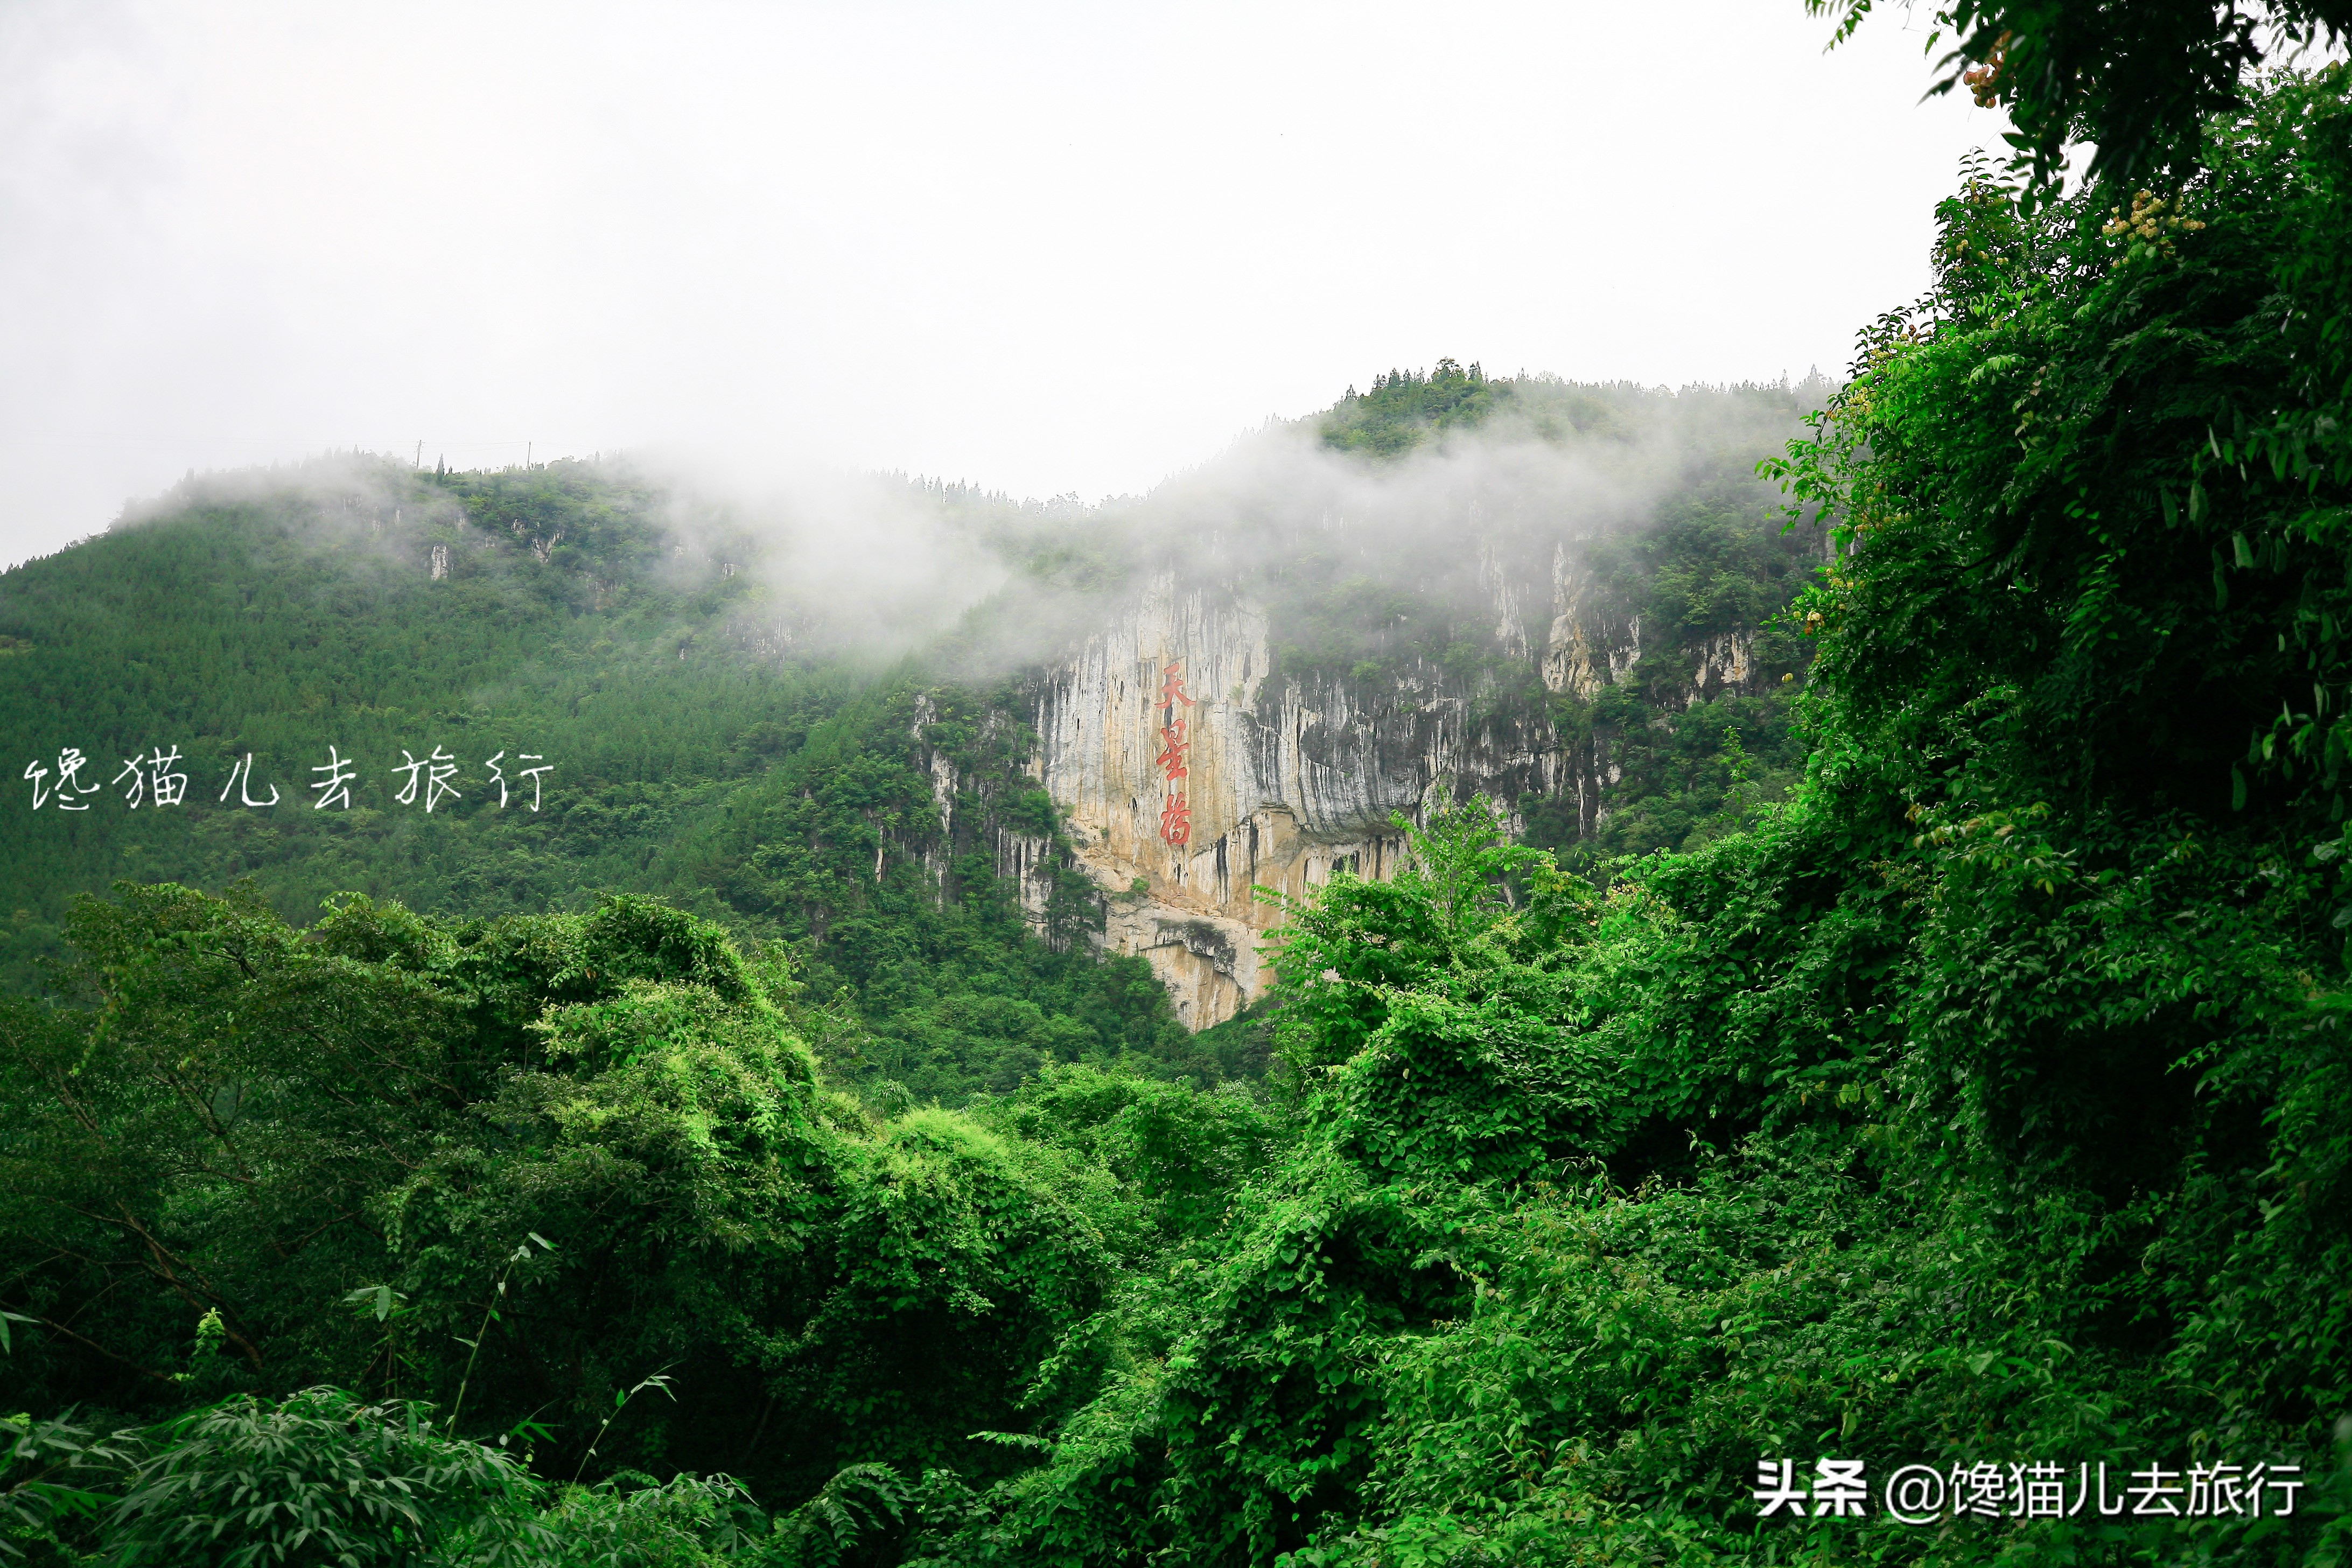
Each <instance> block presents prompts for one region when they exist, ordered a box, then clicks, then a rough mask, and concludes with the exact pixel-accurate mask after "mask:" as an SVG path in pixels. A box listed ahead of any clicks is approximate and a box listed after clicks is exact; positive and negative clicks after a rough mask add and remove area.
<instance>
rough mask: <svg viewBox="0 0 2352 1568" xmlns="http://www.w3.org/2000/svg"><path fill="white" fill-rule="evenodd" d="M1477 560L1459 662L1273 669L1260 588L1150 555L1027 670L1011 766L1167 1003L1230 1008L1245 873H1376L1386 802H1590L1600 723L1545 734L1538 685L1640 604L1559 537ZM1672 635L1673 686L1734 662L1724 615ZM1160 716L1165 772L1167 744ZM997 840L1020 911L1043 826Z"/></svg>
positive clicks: (1039, 884)
mask: <svg viewBox="0 0 2352 1568" xmlns="http://www.w3.org/2000/svg"><path fill="white" fill-rule="evenodd" d="M1481 566H1482V570H1481V574H1480V575H1481V577H1482V578H1483V579H1485V586H1486V589H1487V592H1488V595H1489V597H1490V599H1491V608H1492V611H1493V614H1494V619H1493V620H1492V621H1491V622H1490V623H1489V627H1490V628H1491V637H1492V641H1491V645H1490V647H1491V650H1492V656H1491V657H1490V658H1486V659H1485V660H1483V661H1481V662H1478V663H1476V664H1475V667H1473V668H1469V669H1468V670H1467V671H1466V672H1465V671H1464V670H1462V669H1461V668H1450V667H1448V666H1447V665H1441V664H1437V663H1433V662H1431V661H1429V660H1427V659H1425V658H1402V659H1391V660H1387V661H1383V662H1381V664H1379V665H1378V666H1377V667H1376V668H1373V669H1372V670H1370V672H1366V671H1363V670H1351V671H1347V672H1341V673H1332V672H1325V671H1318V670H1313V669H1308V670H1304V671H1300V672H1295V673H1294V672H1291V671H1287V670H1286V669H1285V668H1282V667H1281V664H1280V661H1278V660H1277V658H1276V638H1275V637H1273V636H1271V635H1270V632H1271V630H1272V628H1270V626H1269V624H1268V615H1267V612H1266V611H1265V609H1264V608H1263V607H1261V606H1259V605H1254V604H1253V603H1251V602H1250V601H1249V600H1248V598H1247V597H1246V596H1244V595H1240V594H1237V593H1233V592H1227V591H1222V590H1218V589H1214V588H1211V587H1207V586H1202V585H1195V584H1184V583H1181V582H1180V581H1179V580H1178V579H1177V578H1175V577H1174V576H1172V575H1163V576H1161V577H1160V578H1159V579H1158V580H1156V581H1154V582H1153V583H1152V584H1150V586H1149V587H1148V588H1147V589H1146V590H1145V591H1144V592H1143V593H1142V594H1141V595H1139V596H1138V597H1137V598H1136V599H1134V600H1132V601H1131V602H1129V604H1128V605H1125V606H1124V607H1123V608H1122V609H1121V610H1120V611H1119V613H1118V615H1117V616H1115V617H1114V618H1113V620H1112V621H1111V623H1110V624H1109V625H1108V626H1106V627H1105V628H1104V629H1103V630H1102V631H1101V632H1099V633H1098V634H1097V635H1096V636H1095V637H1093V638H1091V639H1090V640H1089V641H1087V643H1086V645H1085V646H1084V647H1082V648H1081V649H1080V650H1079V651H1078V652H1077V653H1076V655H1075V656H1074V657H1072V658H1069V659H1068V660H1067V661H1066V663H1064V664H1062V665H1061V666H1060V667H1059V668H1055V669H1053V670H1052V671H1050V672H1049V673H1048V674H1047V675H1046V676H1045V678H1044V679H1041V680H1039V681H1038V682H1036V683H1035V685H1034V687H1033V689H1032V700H1034V713H1033V714H1032V715H1030V717H1031V720H1032V722H1033V723H1034V728H1035V732H1036V736H1037V750H1036V753H1035V755H1034V759H1033V761H1032V763H1031V772H1032V774H1033V776H1034V778H1035V779H1036V780H1037V781H1038V782H1039V783H1040V784H1042V785H1043V786H1044V787H1045V791H1046V792H1047V794H1048V795H1051V796H1052V798H1053V801H1054V804H1055V807H1056V808H1057V810H1058V811H1059V813H1060V815H1061V817H1062V821H1063V825H1064V832H1065V837H1066V841H1067V844H1068V847H1069V854H1070V855H1071V856H1072V857H1074V858H1075V860H1076V865H1077V867H1078V868H1082V869H1083V870H1084V872H1085V873H1086V875H1087V877H1089V878H1090V879H1092V881H1093V883H1094V884H1095V886H1096V887H1097V889H1100V891H1101V894H1102V897H1103V900H1104V907H1105V919H1104V929H1103V934H1102V940H1103V942H1104V943H1105V945H1106V947H1107V948H1108V951H1110V952H1118V953H1123V954H1139V955H1141V956H1142V957H1144V958H1145V959H1147V960H1148V961H1149V962H1150V964H1151V966H1152V968H1153V970H1154V972H1155V973H1158V974H1159V975H1160V978H1161V980H1162V981H1163V982H1165V983H1166V984H1167V985H1168V987H1169V990H1170V992H1171V996H1172V998H1173V1000H1174V1003H1175V1005H1176V1009H1177V1013H1178V1016H1180V1017H1181V1019H1182V1020H1183V1022H1184V1023H1185V1024H1186V1025H1188V1026H1191V1027H1193V1028H1202V1027H1206V1026H1209V1025H1212V1024H1214V1023H1218V1022H1221V1021H1223V1019H1225V1018H1229V1017H1231V1016H1233V1015H1234V1013H1236V1012H1238V1011H1239V1010H1240V1009H1241V1008H1242V1007H1243V1006H1244V1005H1246V1004H1247V1003H1248V1002H1249V1001H1250V1000H1251V999H1252V998H1254V997H1255V996H1256V995H1257V994H1259V992H1260V991H1261V990H1262V989H1263V987H1264V985H1265V982H1266V980H1267V979H1268V978H1269V976H1268V975H1267V974H1266V973H1265V972H1264V969H1263V967H1262V964H1261V961H1260V957H1259V954H1258V952H1257V947H1258V944H1259V942H1261V941H1262V940H1263V934H1264V932H1265V929H1266V928H1267V927H1268V926H1270V925H1272V924H1275V923H1277V922H1278V921H1280V919H1281V910H1280V909H1279V907H1278V906H1276V905H1275V904H1272V903H1269V902H1265V901H1262V900H1260V899H1258V898H1257V897H1255V896H1254V893H1253V889H1255V888H1258V887H1265V888H1268V889H1275V890H1276V891H1278V892H1280V893H1283V894H1286V895H1288V896H1290V897H1293V898H1298V897H1304V896H1305V895H1306V894H1307V892H1308V890H1309V889H1312V888H1314V887H1316V886H1318V884H1320V883H1321V882H1323V881H1324V880H1326V879H1328V878H1329V877H1330V875H1331V874H1332V871H1333V870H1334V868H1343V867H1344V868H1349V869H1351V870H1354V871H1356V872H1358V873H1359V874H1360V875H1363V876H1367V877H1373V878H1385V877H1388V876H1390V875H1391V874H1392V873H1393V872H1394V871H1395V869H1396V867H1397V862H1398V857H1399V855H1400V853H1401V852H1402V847H1403V846H1402V840H1401V836H1400V835H1399V834H1398V833H1397V831H1396V829H1395V827H1394V826H1392V822H1391V818H1392V816H1394V815H1395V814H1400V813H1401V814H1402V815H1403V816H1405V817H1406V818H1407V819H1408V820H1411V821H1413V822H1415V823H1418V822H1420V821H1422V820H1423V819H1424V818H1425V817H1426V816H1427V814H1428V813H1429V811H1430V810H1431V809H1432V807H1433V805H1440V804H1442V803H1443V802H1444V801H1445V800H1448V799H1454V798H1464V797H1467V796H1468V795H1472V794H1475V793H1484V794H1486V795H1489V796H1491V797H1492V798H1493V799H1495V800H1496V801H1497V802H1500V803H1503V804H1504V805H1506V806H1507V807H1509V806H1511V805H1515V804H1516V803H1517V802H1520V801H1522V800H1523V799H1526V798H1528V797H1529V796H1538V797H1543V798H1561V797H1567V798H1572V799H1574V800H1575V801H1576V803H1577V806H1576V812H1577V820H1578V823H1579V825H1580V830H1589V828H1590V826H1592V825H1594V824H1596V823H1597V822H1598V821H1599V819H1600V817H1601V814H1602V813H1603V811H1604V810H1605V807H1604V805H1603V792H1604V789H1605V787H1606V785H1607V784H1609V782H1611V780H1612V776H1613V775H1612V760H1611V756H1610V742H1609V739H1608V737H1607V736H1606V734H1604V733H1600V732H1589V733H1583V734H1580V735H1575V736H1563V735H1562V734H1561V733H1560V732H1559V730H1558V728H1557V727H1556V726H1555V724H1554V722H1553V720H1552V717H1551V711H1550V710H1551V706H1552V705H1551V704H1550V703H1549V701H1548V700H1547V699H1548V697H1549V695H1551V694H1567V695H1569V696H1571V697H1575V698H1579V699H1582V700H1588V701H1589V700H1591V698H1592V697H1593V696H1595V695H1596V694H1597V693H1598V692H1599V691H1601V689H1603V688H1605V687H1606V686H1608V685H1610V684H1612V683H1615V682H1617V681H1620V680H1622V679H1625V677H1626V676H1627V675H1628V673H1629V672H1630V671H1631V670H1632V669H1633V667H1634V665H1635V663H1636V662H1637V661H1638V660H1639V659H1640V658H1641V657H1642V653H1643V646H1642V618H1641V616H1640V615H1639V614H1637V613H1633V612H1632V611H1630V610H1629V609H1627V608H1626V607H1625V606H1624V605H1622V604H1621V603H1619V602H1618V601H1617V599H1616V598H1615V597H1613V596H1612V595H1611V594H1609V593H1608V592H1607V591H1605V590H1604V589H1603V588H1601V586H1599V585H1598V584H1595V583H1594V582H1593V581H1591V579H1590V578H1589V577H1588V576H1585V575H1583V574H1580V572H1579V571H1578V570H1577V569H1576V567H1575V563H1574V558H1573V556H1572V554H1571V552H1570V551H1569V550H1568V549H1567V548H1566V547H1565V546H1563V547H1561V548H1560V549H1559V551H1557V552H1554V557H1553V561H1552V570H1551V572H1550V574H1549V577H1550V581H1549V583H1546V582H1544V581H1543V580H1542V578H1541V577H1537V578H1536V580H1535V581H1534V582H1533V583H1529V582H1528V579H1527V576H1524V575H1518V576H1514V575H1511V574H1507V572H1506V571H1505V570H1503V569H1502V568H1500V567H1490V565H1489V563H1484V562H1482V563H1481ZM1530 590H1532V591H1530ZM1531 599H1532V600H1536V601H1537V602H1538V603H1540V602H1541V600H1542V599H1549V601H1550V602H1549V606H1548V608H1549V612H1550V613H1549V616H1545V617H1544V618H1542V619H1534V618H1533V617H1532V616H1530V615H1529V614H1528V611H1527V610H1526V608H1525V607H1524V605H1525V604H1526V602H1527V601H1528V600H1531ZM1691 651H1692V652H1694V653H1695V654H1696V658H1695V659H1694V660H1693V667H1694V668H1695V671H1696V674H1695V676H1694V678H1693V681H1692V689H1691V691H1690V694H1689V695H1690V696H1691V697H1692V698H1694V699H1696V698H1701V697H1707V696H1712V695H1715V694H1717V693H1719V692H1721V691H1724V690H1727V689H1748V688H1749V687H1750V685H1751V683H1753V681H1754V680H1755V678H1756V677H1755V671H1754V670H1753V669H1752V668H1751V666H1752V663H1753V661H1752V660H1751V658H1749V657H1748V639H1747V637H1746V636H1745V635H1744V634H1739V633H1732V634H1726V635H1724V636H1721V637H1717V638H1716V639H1714V641H1712V642H1711V643H1709V644H1707V645H1706V647H1702V648H1698V649H1694V650H1691ZM1171 675H1172V676H1174V677H1175V678H1176V679H1178V680H1181V694H1178V693H1176V692H1174V691H1171V685H1170V680H1171ZM1174 719H1181V720H1182V721H1183V729H1182V737H1183V745H1182V752H1181V755H1180V757H1179V759H1178V761H1179V763H1180V764H1181V768H1182V772H1183V776H1182V777H1181V779H1177V780H1171V778H1170V777H1169V772H1168V759H1167V757H1166V755H1165V752H1167V744H1166V739H1165V728H1166V726H1167V725H1168V724H1169V722H1170V721H1171V720H1174ZM1178 793H1181V795H1183V796H1184V798H1185V800H1186V803H1187V805H1188V808H1189V833H1185V834H1182V835H1181V837H1182V842H1181V843H1178V842H1171V835H1170V834H1169V833H1168V832H1165V831H1163V813H1164V812H1165V811H1166V809H1167V801H1168V799H1169V797H1170V795H1171V794H1178ZM1514 826H1515V828H1516V826H1517V824H1516V822H1515V823H1514ZM996 849H997V856H998V863H999V869H1000V871H1001V872H1002V873H1003V874H1004V875H1007V876H1010V877H1013V878H1015V879H1019V880H1020V882H1021V885H1022V888H1023V898H1024V905H1025V906H1027V907H1028V908H1029V909H1030V910H1032V911H1033V913H1034V914H1036V915H1039V916H1042V913H1043V910H1044V908H1045V900H1046V898H1047V897H1048V895H1049V893H1050V892H1051V890H1052V888H1053V886H1054V877H1055V865H1056V859H1057V857H1056V855H1055V850H1054V847H1053V845H1052V843H1051V841H1049V840H1047V839H1045V838H1042V837H1024V836H1017V835H1006V836H1003V837H1002V841H1001V842H999V843H998V845H997V846H996Z"/></svg>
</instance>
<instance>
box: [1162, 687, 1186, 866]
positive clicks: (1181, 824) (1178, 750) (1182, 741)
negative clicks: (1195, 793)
mask: <svg viewBox="0 0 2352 1568" xmlns="http://www.w3.org/2000/svg"><path fill="white" fill-rule="evenodd" d="M1180 706H1181V707H1185V708H1190V707H1191V706H1192V699H1191V698H1190V697H1187V696H1186V695H1184V661H1183V660H1182V659H1181V658H1180V659H1175V660H1172V661H1171V662H1170V663H1169V664H1168V665H1167V667H1166V668H1163V669H1161V671H1160V757H1159V763H1160V773H1161V775H1162V783H1163V784H1164V787H1165V791H1166V793H1165V794H1164V795H1162V796H1161V799H1160V837H1162V838H1164V839H1166V840H1167V841H1168V842H1169V843H1170V844H1171V845H1174V846H1175V847H1178V848H1180V849H1181V848H1182V847H1184V846H1185V845H1186V844H1189V843H1191V842H1192V794H1191V790H1190V787H1189V784H1188V781H1189V780H1190V778H1191V776H1192V769H1191V768H1190V767H1189V766H1188V765H1187V763H1188V759H1189V757H1190V754H1191V752H1192V742H1191V741H1190V740H1189V739H1188V738H1187V736H1186V735H1185V732H1184V731H1185V722H1186V721H1185V720H1184V719H1183V718H1182V717H1181V716H1180V715H1179V714H1178V712H1177V709H1178V708H1179V707H1180Z"/></svg>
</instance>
